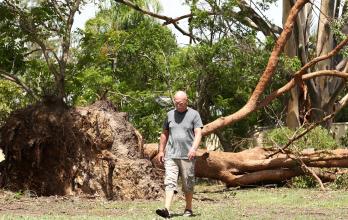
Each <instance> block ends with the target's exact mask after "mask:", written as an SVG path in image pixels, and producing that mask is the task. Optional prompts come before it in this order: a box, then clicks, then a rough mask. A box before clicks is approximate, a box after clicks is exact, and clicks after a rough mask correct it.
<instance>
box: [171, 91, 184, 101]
mask: <svg viewBox="0 0 348 220" xmlns="http://www.w3.org/2000/svg"><path fill="white" fill-rule="evenodd" d="M176 98H185V99H187V94H186V92H184V91H177V92H176V93H175V95H174V99H176Z"/></svg>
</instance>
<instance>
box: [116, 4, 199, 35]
mask: <svg viewBox="0 0 348 220" xmlns="http://www.w3.org/2000/svg"><path fill="white" fill-rule="evenodd" d="M115 1H116V2H118V3H121V4H124V5H127V6H128V7H131V8H133V9H134V10H136V11H139V12H141V13H143V14H147V15H149V16H151V17H154V18H158V19H161V20H164V21H165V24H173V25H174V27H175V28H176V29H177V30H178V31H180V32H181V33H182V34H183V35H186V36H189V37H191V38H192V39H196V40H200V39H199V38H198V37H196V36H194V35H192V34H191V33H189V32H187V31H185V30H183V29H182V28H181V27H180V26H179V25H178V24H177V22H178V21H179V20H181V19H183V18H186V16H187V15H184V16H181V17H182V18H176V21H175V19H173V18H171V17H168V16H165V15H159V14H156V13H153V12H151V11H147V10H145V9H142V8H141V7H140V6H138V5H137V4H134V3H133V2H131V1H128V0H115Z"/></svg>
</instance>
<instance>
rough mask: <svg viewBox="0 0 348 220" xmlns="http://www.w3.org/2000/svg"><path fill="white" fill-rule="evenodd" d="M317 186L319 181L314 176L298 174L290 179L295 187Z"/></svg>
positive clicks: (291, 184) (291, 185)
mask: <svg viewBox="0 0 348 220" xmlns="http://www.w3.org/2000/svg"><path fill="white" fill-rule="evenodd" d="M316 186H317V182H316V181H315V179H314V178H313V177H312V176H307V175H306V176H296V177H293V178H292V179H291V181H290V187H293V188H301V189H306V188H314V187H316Z"/></svg>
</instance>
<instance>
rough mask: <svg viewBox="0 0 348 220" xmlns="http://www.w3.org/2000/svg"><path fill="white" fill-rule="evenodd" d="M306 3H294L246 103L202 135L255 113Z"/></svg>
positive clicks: (208, 126)
mask: <svg viewBox="0 0 348 220" xmlns="http://www.w3.org/2000/svg"><path fill="white" fill-rule="evenodd" d="M307 2H308V0H298V1H296V3H295V5H294V6H293V7H292V8H291V11H290V13H289V16H288V18H287V21H286V23H285V25H284V27H285V28H284V30H283V32H282V33H281V35H280V36H279V38H278V40H277V42H276V44H275V46H274V48H273V51H272V53H271V56H270V58H269V60H268V64H267V66H266V69H265V70H264V72H263V74H262V76H261V78H260V81H259V82H258V84H257V85H256V87H255V89H254V92H253V93H252V95H251V97H250V98H249V100H248V102H247V103H246V104H245V105H244V106H243V107H242V108H241V109H240V110H238V111H237V112H235V113H234V114H232V115H229V116H227V117H221V118H218V119H216V120H215V121H213V122H211V123H209V124H207V125H205V126H204V128H203V135H208V134H211V133H213V132H214V131H215V130H217V129H219V128H222V127H225V126H227V125H230V124H232V123H234V122H236V121H239V120H241V119H242V118H244V117H246V116H247V115H249V114H250V113H252V112H253V111H255V109H256V108H257V105H258V102H259V98H260V96H261V95H262V94H263V92H264V90H265V89H266V86H267V84H268V83H269V81H270V80H271V78H272V76H273V73H274V71H275V69H276V67H277V64H278V60H279V55H280V53H281V52H282V51H283V48H284V46H285V43H286V41H287V40H288V38H289V37H290V35H291V33H292V29H293V26H294V22H295V20H296V17H297V14H298V13H299V11H300V10H301V9H302V7H303V6H304V5H305V4H306V3H307Z"/></svg>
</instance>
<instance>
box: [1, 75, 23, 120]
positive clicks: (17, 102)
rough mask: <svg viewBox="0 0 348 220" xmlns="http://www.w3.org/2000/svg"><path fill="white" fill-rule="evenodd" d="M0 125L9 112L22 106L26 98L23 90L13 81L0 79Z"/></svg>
mask: <svg viewBox="0 0 348 220" xmlns="http://www.w3.org/2000/svg"><path fill="white" fill-rule="evenodd" d="M0 91H1V92H0V100H1V102H0V126H1V125H2V124H3V123H4V121H5V119H6V118H7V117H8V116H9V114H10V113H11V112H12V111H13V110H15V109H17V108H21V107H24V106H25V105H26V104H27V102H28V99H27V98H26V97H25V94H24V93H23V91H22V90H21V89H20V88H18V86H17V85H15V84H14V83H12V82H10V81H7V80H0Z"/></svg>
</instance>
